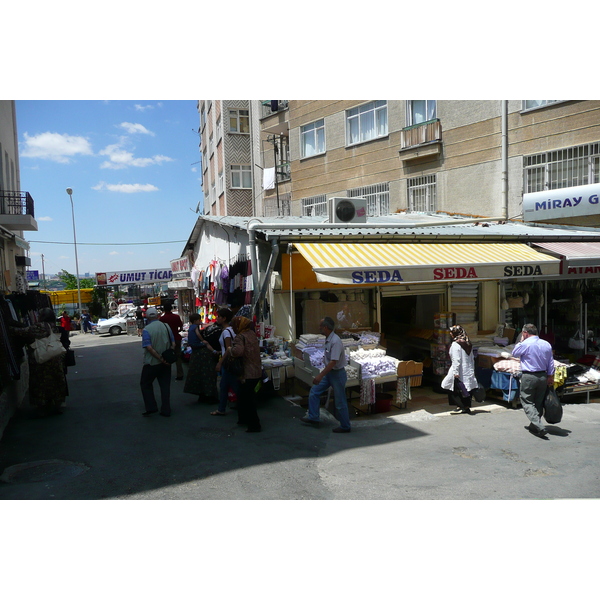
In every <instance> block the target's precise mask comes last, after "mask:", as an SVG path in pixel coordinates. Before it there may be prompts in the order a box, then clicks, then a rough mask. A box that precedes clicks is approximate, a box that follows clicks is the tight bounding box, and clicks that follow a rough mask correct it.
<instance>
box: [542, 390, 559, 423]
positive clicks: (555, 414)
mask: <svg viewBox="0 0 600 600" xmlns="http://www.w3.org/2000/svg"><path fill="white" fill-rule="evenodd" d="M543 406H544V419H546V421H547V422H548V423H550V424H551V425H555V424H556V423H560V422H561V420H562V415H563V407H562V404H561V403H560V400H559V399H558V396H557V395H556V392H555V390H554V388H553V387H548V390H547V391H546V396H545V397H544V402H543Z"/></svg>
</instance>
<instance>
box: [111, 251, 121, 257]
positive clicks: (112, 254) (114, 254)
mask: <svg viewBox="0 0 600 600" xmlns="http://www.w3.org/2000/svg"><path fill="white" fill-rule="evenodd" d="M109 254H110V255H111V256H116V255H117V254H119V253H118V252H117V251H116V250H113V251H112V252H109Z"/></svg>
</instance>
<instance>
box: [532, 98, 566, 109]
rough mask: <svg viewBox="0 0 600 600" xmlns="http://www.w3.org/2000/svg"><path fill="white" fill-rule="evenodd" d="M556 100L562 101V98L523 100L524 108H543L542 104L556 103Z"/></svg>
mask: <svg viewBox="0 0 600 600" xmlns="http://www.w3.org/2000/svg"><path fill="white" fill-rule="evenodd" d="M555 102H562V100H523V110H529V109H532V108H541V107H542V106H547V105H548V104H554V103H555Z"/></svg>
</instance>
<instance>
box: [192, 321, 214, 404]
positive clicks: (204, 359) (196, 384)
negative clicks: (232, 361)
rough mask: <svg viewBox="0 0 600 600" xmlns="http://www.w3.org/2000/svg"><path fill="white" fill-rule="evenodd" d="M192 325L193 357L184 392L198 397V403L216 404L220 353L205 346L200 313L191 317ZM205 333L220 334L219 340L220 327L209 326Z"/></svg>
mask: <svg viewBox="0 0 600 600" xmlns="http://www.w3.org/2000/svg"><path fill="white" fill-rule="evenodd" d="M190 323H191V325H190V328H189V330H188V346H189V347H190V348H191V349H192V355H191V356H190V363H189V366H188V372H187V377H186V379H185V384H184V386H183V391H184V393H186V394H195V395H197V396H198V402H202V403H206V404H216V403H217V402H218V392H217V372H216V370H215V367H216V365H217V362H218V360H219V353H218V351H217V350H215V349H213V348H209V347H208V345H207V344H205V339H204V337H203V332H202V330H201V328H200V324H201V323H202V319H201V317H200V315H199V314H198V313H194V314H192V315H190ZM213 325H214V327H213ZM205 331H212V334H213V335H215V334H218V335H216V339H217V340H218V339H219V338H218V336H219V335H220V334H221V333H220V331H221V330H220V327H219V326H218V325H217V324H216V323H213V324H211V325H209V326H208V327H207V328H206V329H205Z"/></svg>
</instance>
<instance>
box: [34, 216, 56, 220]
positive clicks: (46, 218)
mask: <svg viewBox="0 0 600 600" xmlns="http://www.w3.org/2000/svg"><path fill="white" fill-rule="evenodd" d="M35 220H36V221H52V220H53V219H52V217H36V219H35Z"/></svg>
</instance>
